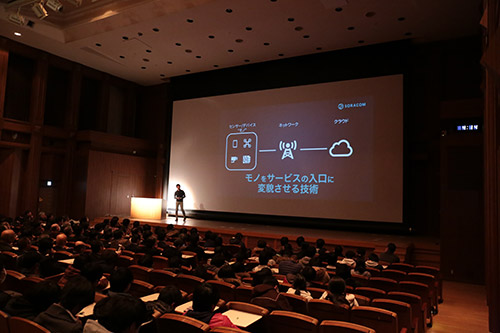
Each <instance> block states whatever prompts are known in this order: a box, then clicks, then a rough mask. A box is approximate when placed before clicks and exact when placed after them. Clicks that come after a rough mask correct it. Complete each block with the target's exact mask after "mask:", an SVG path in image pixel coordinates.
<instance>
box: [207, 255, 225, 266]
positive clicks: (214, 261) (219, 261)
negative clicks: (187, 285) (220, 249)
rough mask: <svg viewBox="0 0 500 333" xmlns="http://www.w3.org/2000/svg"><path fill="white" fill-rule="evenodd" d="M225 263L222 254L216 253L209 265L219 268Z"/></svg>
mask: <svg viewBox="0 0 500 333" xmlns="http://www.w3.org/2000/svg"><path fill="white" fill-rule="evenodd" d="M225 263H226V258H225V257H224V254H222V253H217V254H216V255H214V257H213V258H212V260H211V261H210V264H211V265H214V266H215V267H221V266H222V265H224V264H225Z"/></svg>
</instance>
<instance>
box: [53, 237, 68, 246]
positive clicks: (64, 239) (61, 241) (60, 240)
mask: <svg viewBox="0 0 500 333" xmlns="http://www.w3.org/2000/svg"><path fill="white" fill-rule="evenodd" d="M67 242H68V236H66V234H59V235H57V236H56V245H57V246H61V247H62V246H66V243H67Z"/></svg>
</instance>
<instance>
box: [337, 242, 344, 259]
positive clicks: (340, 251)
mask: <svg viewBox="0 0 500 333" xmlns="http://www.w3.org/2000/svg"><path fill="white" fill-rule="evenodd" d="M343 252H344V249H343V248H342V246H340V245H337V246H335V255H336V256H337V257H343V256H344V254H343Z"/></svg>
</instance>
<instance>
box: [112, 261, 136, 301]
mask: <svg viewBox="0 0 500 333" xmlns="http://www.w3.org/2000/svg"><path fill="white" fill-rule="evenodd" d="M133 280H134V276H133V275H132V271H131V270H130V269H128V268H127V267H118V268H117V269H116V270H114V271H113V273H111V275H110V276H109V291H108V296H110V297H113V296H115V295H126V296H130V294H129V293H128V291H129V290H130V287H131V286H132V281H133Z"/></svg>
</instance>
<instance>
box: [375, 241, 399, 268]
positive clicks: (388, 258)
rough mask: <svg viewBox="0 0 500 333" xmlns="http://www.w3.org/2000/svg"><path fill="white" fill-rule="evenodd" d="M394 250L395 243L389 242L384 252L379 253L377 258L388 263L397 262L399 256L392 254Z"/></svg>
mask: <svg viewBox="0 0 500 333" xmlns="http://www.w3.org/2000/svg"><path fill="white" fill-rule="evenodd" d="M394 252H396V244H394V243H389V244H387V248H386V249H385V252H384V253H381V254H380V256H379V258H380V261H383V262H386V263H388V264H394V263H398V262H399V257H398V256H397V255H395V254H394Z"/></svg>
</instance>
